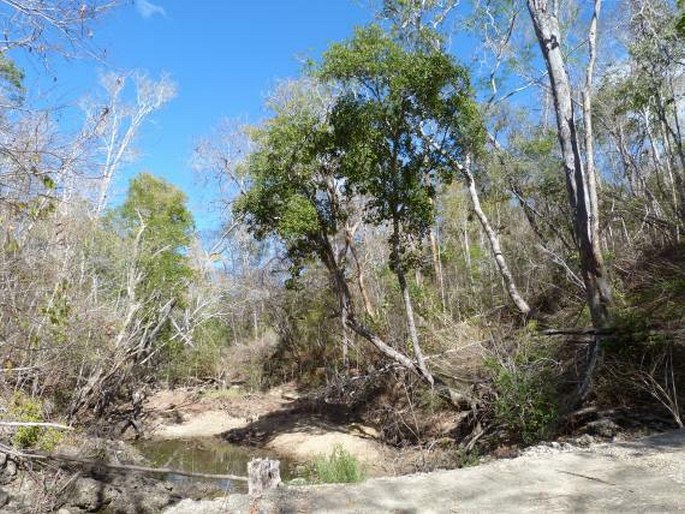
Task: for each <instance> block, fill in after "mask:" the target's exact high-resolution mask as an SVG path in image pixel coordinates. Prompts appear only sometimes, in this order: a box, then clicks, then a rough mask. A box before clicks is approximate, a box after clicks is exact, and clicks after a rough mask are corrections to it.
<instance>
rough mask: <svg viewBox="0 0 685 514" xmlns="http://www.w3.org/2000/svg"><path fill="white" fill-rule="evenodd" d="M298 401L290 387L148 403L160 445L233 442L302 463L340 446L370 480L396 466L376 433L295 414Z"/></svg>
mask: <svg viewBox="0 0 685 514" xmlns="http://www.w3.org/2000/svg"><path fill="white" fill-rule="evenodd" d="M293 398H296V393H295V392H294V391H293V390H290V389H288V388H278V389H275V390H273V391H270V392H269V393H266V394H263V395H250V394H247V393H241V392H240V391H238V390H236V391H235V392H234V393H232V394H231V393H226V392H223V394H222V393H216V394H209V395H199V394H198V393H196V392H192V391H188V390H183V389H179V390H175V391H160V392H158V393H155V394H154V395H153V396H151V397H150V398H149V399H148V401H147V403H146V407H145V408H146V412H147V413H148V415H149V416H148V417H149V419H148V421H147V422H146V426H147V429H148V430H147V432H148V433H147V435H148V437H149V438H151V439H157V440H163V439H185V438H193V437H208V436H217V437H228V438H229V440H231V441H232V442H236V443H239V444H253V445H255V446H260V447H264V448H267V449H271V450H273V451H274V453H275V454H276V455H282V456H287V457H290V458H292V459H293V460H295V461H301V462H307V461H312V460H314V459H315V458H316V457H318V456H320V455H328V454H330V452H331V451H332V449H333V448H334V447H335V446H336V445H340V446H342V447H343V448H344V449H345V450H347V451H348V452H349V453H351V454H352V455H354V456H356V457H357V458H358V459H359V460H360V462H362V463H363V464H365V467H366V469H367V471H368V472H369V474H370V475H371V476H379V475H384V474H387V470H384V469H382V466H380V463H384V462H386V463H387V462H392V459H391V458H389V457H390V455H389V454H390V453H392V451H391V450H389V449H388V448H386V447H385V446H384V445H383V444H381V443H379V442H377V441H376V440H375V437H374V436H375V435H376V434H375V432H374V430H373V429H371V428H369V427H363V426H359V425H353V426H342V425H338V424H335V423H331V422H330V421H327V420H324V419H321V418H320V417H317V416H312V415H307V414H302V413H301V412H299V411H293V410H292V408H293V405H294V403H295V400H294V399H293ZM243 439H244V441H243Z"/></svg>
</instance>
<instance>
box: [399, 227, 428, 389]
mask: <svg viewBox="0 0 685 514" xmlns="http://www.w3.org/2000/svg"><path fill="white" fill-rule="evenodd" d="M401 256H402V254H401V248H400V231H399V221H398V220H397V219H394V220H393V234H392V256H391V258H390V260H391V261H392V262H393V265H394V268H395V275H396V276H397V283H398V285H399V287H400V294H401V295H402V303H403V304H404V313H405V318H406V321H407V330H408V331H409V339H410V340H411V345H412V349H413V350H414V357H415V358H416V364H417V366H418V368H419V370H420V371H421V373H422V374H423V375H424V376H425V377H427V379H428V382H429V383H430V385H431V386H433V376H432V375H431V373H430V372H429V371H428V366H427V365H426V358H425V357H424V355H423V350H422V349H421V344H420V343H419V332H418V330H417V329H416V317H415V316H414V306H413V305H412V301H411V296H410V295H409V287H408V285H407V276H406V274H405V272H404V266H403V264H402V259H401Z"/></svg>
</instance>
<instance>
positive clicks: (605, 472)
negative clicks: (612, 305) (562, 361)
mask: <svg viewBox="0 0 685 514" xmlns="http://www.w3.org/2000/svg"><path fill="white" fill-rule="evenodd" d="M583 511H585V512H586V511H592V512H685V431H678V432H671V433H668V434H662V435H658V436H652V437H648V438H645V439H642V440H639V441H633V442H614V443H607V444H595V445H591V446H590V447H588V448H576V447H570V446H567V445H554V446H541V447H536V448H532V449H530V450H528V451H527V452H525V453H524V455H522V456H520V457H517V458H515V459H511V460H499V461H494V462H490V463H487V464H483V465H480V466H476V467H472V468H466V469H458V470H451V471H438V472H433V473H426V474H418V475H409V476H404V477H397V478H377V479H371V480H368V481H366V482H364V483H362V484H359V485H347V486H345V485H329V486H306V487H292V486H289V487H282V488H279V489H278V490H276V491H272V492H271V493H270V494H268V495H265V496H264V497H263V498H261V499H250V498H248V497H247V496H240V495H232V496H229V497H227V498H223V499H218V500H213V501H201V502H193V501H191V500H184V501H183V502H181V503H179V504H177V505H176V506H174V507H171V508H169V509H167V510H166V511H165V512H166V513H167V514H200V513H201V514H214V513H226V512H231V513H232V512H236V513H238V512H251V513H256V512H316V513H319V512H340V513H366V512H369V513H382V512H394V513H400V512H401V513H448V512H583Z"/></svg>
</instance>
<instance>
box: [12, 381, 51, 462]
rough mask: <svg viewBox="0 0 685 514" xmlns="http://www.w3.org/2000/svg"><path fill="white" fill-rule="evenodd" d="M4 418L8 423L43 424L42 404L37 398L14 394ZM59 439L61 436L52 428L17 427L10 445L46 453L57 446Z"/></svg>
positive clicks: (18, 393)
mask: <svg viewBox="0 0 685 514" xmlns="http://www.w3.org/2000/svg"><path fill="white" fill-rule="evenodd" d="M6 417H7V418H8V419H9V420H10V421H18V422H32V423H41V422H44V421H45V416H44V413H43V404H42V402H41V401H40V400H39V399H37V398H32V397H30V396H27V395H25V394H23V393H21V392H15V393H14V395H13V396H12V398H11V400H10V403H9V406H8V409H7V414H6ZM61 439H62V434H61V433H60V432H58V431H57V430H56V429H54V428H43V427H18V428H17V430H16V432H15V433H14V437H13V438H12V443H13V444H14V446H15V447H17V448H40V449H41V450H45V451H48V450H51V449H53V448H54V447H55V446H57V444H59V442H60V441H61Z"/></svg>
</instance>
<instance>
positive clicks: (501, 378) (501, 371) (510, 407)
mask: <svg viewBox="0 0 685 514" xmlns="http://www.w3.org/2000/svg"><path fill="white" fill-rule="evenodd" d="M485 365H486V367H487V369H488V370H489V372H490V375H491V379H492V381H493V385H494V388H495V391H496V397H495V399H494V401H493V403H492V407H493V411H494V416H495V419H496V421H497V422H498V423H499V424H500V425H502V426H503V427H504V428H506V429H507V431H508V432H509V433H510V435H511V436H513V437H514V438H516V439H520V440H521V441H522V442H524V443H526V444H531V443H534V442H536V441H538V440H541V439H544V438H546V437H549V436H550V435H551V433H552V430H553V428H554V424H555V422H556V420H557V417H558V406H557V378H558V376H557V373H556V368H557V365H556V363H555V361H554V360H553V359H552V358H551V355H550V350H549V348H548V347H545V346H543V345H540V344H539V343H536V341H535V340H526V341H524V342H523V343H522V344H521V345H520V346H518V347H517V348H515V349H514V350H513V351H512V352H511V353H509V354H507V355H504V356H499V357H489V358H487V359H486V361H485Z"/></svg>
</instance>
